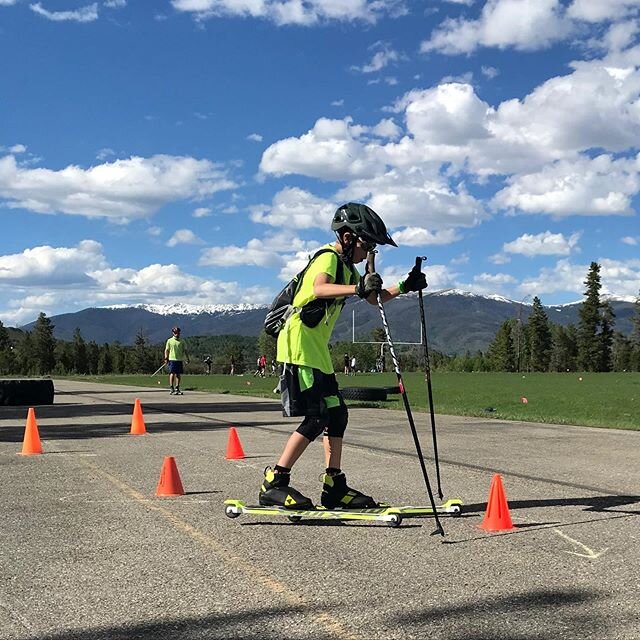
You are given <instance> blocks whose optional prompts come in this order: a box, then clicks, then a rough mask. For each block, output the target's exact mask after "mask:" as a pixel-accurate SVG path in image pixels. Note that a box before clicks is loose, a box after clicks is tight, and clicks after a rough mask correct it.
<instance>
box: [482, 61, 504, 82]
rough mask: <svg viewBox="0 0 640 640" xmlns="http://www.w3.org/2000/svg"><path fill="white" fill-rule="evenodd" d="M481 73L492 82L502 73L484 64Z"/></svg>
mask: <svg viewBox="0 0 640 640" xmlns="http://www.w3.org/2000/svg"><path fill="white" fill-rule="evenodd" d="M480 71H481V73H482V75H483V76H486V77H487V78H489V79H490V80H493V78H496V77H497V76H499V75H500V71H499V70H498V69H496V68H495V67H490V66H488V65H484V64H483V65H482V66H481V67H480Z"/></svg>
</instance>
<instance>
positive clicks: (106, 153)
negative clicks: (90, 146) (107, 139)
mask: <svg viewBox="0 0 640 640" xmlns="http://www.w3.org/2000/svg"><path fill="white" fill-rule="evenodd" d="M115 155H116V152H115V151H114V150H113V149H109V148H108V147H105V148H104V149H100V151H98V153H96V158H97V159H98V160H106V159H107V158H110V157H112V156H115Z"/></svg>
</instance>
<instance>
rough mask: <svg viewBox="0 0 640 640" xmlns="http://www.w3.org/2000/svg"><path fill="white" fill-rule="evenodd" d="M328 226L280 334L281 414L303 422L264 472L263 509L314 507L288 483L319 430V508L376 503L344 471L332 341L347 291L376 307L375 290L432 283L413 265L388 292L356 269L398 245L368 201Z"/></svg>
mask: <svg viewBox="0 0 640 640" xmlns="http://www.w3.org/2000/svg"><path fill="white" fill-rule="evenodd" d="M331 229H332V231H334V232H335V234H336V240H335V242H334V243H331V244H328V245H325V247H323V248H327V249H329V251H326V252H324V253H321V254H320V255H318V256H316V257H315V258H314V259H313V260H312V262H311V264H310V265H309V267H308V268H307V269H306V271H305V272H304V276H303V278H302V281H301V282H300V283H299V285H298V289H297V291H296V295H295V297H294V300H293V307H295V309H296V310H295V312H294V313H292V314H291V315H290V316H289V317H288V319H287V321H286V322H285V324H284V326H283V328H282V330H281V331H280V333H279V334H278V351H277V355H276V359H277V360H278V362H281V363H282V367H283V373H282V375H281V377H280V398H281V400H282V406H283V414H284V415H285V416H289V417H294V416H304V419H303V421H302V423H301V424H300V426H299V427H298V428H297V429H296V431H294V432H293V433H292V434H291V436H289V439H288V440H287V443H286V445H285V447H284V450H283V451H282V454H281V455H280V458H279V459H278V462H277V464H276V465H275V466H274V467H273V468H272V467H267V468H266V469H265V471H264V478H263V480H262V486H261V487H260V493H259V496H258V500H259V502H260V504H261V505H264V506H281V507H286V508H289V509H309V508H312V507H313V504H312V502H311V500H310V499H309V498H307V497H306V496H304V495H303V494H302V493H300V491H298V490H297V489H294V488H293V487H291V486H290V484H289V480H290V475H291V469H292V467H293V465H294V464H295V463H296V461H297V460H298V458H300V456H301V455H302V454H303V453H304V451H305V450H306V448H307V447H308V446H309V444H310V443H311V442H312V441H313V440H315V439H316V438H317V437H318V436H320V435H322V436H323V444H324V462H325V467H326V469H325V473H324V475H323V476H322V482H323V484H322V494H321V498H320V500H321V503H322V506H324V507H326V508H328V509H334V508H343V509H363V508H369V507H374V506H376V504H377V503H376V501H375V500H374V499H373V498H372V497H371V496H368V495H365V494H364V493H362V492H360V491H356V490H355V489H352V488H351V487H349V486H348V485H347V480H346V477H345V474H344V473H343V472H342V469H341V463H342V439H343V437H344V432H345V429H346V428H347V422H348V418H349V414H348V412H347V406H346V404H345V403H344V400H343V398H342V395H341V394H340V390H339V388H338V382H337V380H336V375H335V373H334V370H333V363H332V360H331V354H330V352H329V341H330V339H331V333H332V331H333V327H334V325H335V323H336V320H337V319H338V316H339V315H340V312H341V311H342V307H343V304H344V300H345V298H347V297H348V296H353V295H357V296H359V297H360V298H362V299H363V300H366V301H367V302H368V303H370V304H372V305H376V304H377V296H378V294H379V295H380V296H381V299H382V301H383V302H387V301H388V300H391V299H392V298H395V297H396V296H399V295H400V294H401V293H408V292H409V291H419V290H422V289H424V288H425V287H426V286H427V281H426V278H425V275H424V273H422V272H421V271H420V270H419V269H418V268H417V267H414V268H413V269H412V270H411V272H410V273H409V274H408V276H407V277H406V278H405V279H404V280H401V281H400V282H398V284H397V285H394V286H391V287H388V288H386V289H383V288H382V278H381V277H380V275H379V274H377V273H366V274H365V275H364V276H361V275H360V274H359V273H358V271H357V270H356V269H355V267H354V265H356V264H359V263H361V262H363V261H364V260H365V259H366V257H367V254H368V253H370V252H373V251H374V250H375V248H376V245H378V244H381V245H383V244H384V245H391V246H394V247H396V246H397V245H396V243H395V242H394V241H393V238H392V237H391V236H390V235H389V233H388V232H387V228H386V226H385V224H384V222H383V221H382V220H381V218H380V217H379V216H378V214H377V213H376V212H375V211H373V209H370V208H369V207H367V206H366V205H363V204H358V203H353V202H350V203H348V204H345V205H342V206H341V207H340V208H339V209H338V210H337V211H336V213H335V215H334V216H333V221H332V223H331ZM339 273H341V277H340V278H338V274H339ZM336 280H340V282H339V283H336Z"/></svg>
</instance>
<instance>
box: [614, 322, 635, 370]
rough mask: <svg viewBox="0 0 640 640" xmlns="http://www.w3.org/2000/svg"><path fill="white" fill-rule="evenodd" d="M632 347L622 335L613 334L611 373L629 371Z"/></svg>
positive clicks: (629, 341)
mask: <svg viewBox="0 0 640 640" xmlns="http://www.w3.org/2000/svg"><path fill="white" fill-rule="evenodd" d="M632 354H633V347H632V344H631V340H629V338H627V337H626V336H625V335H623V334H622V333H618V332H617V331H616V333H614V335H613V356H612V369H613V371H631V356H632Z"/></svg>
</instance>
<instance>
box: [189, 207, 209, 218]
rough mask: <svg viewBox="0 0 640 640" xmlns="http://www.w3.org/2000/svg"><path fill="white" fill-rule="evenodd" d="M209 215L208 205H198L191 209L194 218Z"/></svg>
mask: <svg viewBox="0 0 640 640" xmlns="http://www.w3.org/2000/svg"><path fill="white" fill-rule="evenodd" d="M210 215H211V208H210V207H198V208H196V209H194V211H193V217H194V218H206V217H208V216H210Z"/></svg>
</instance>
